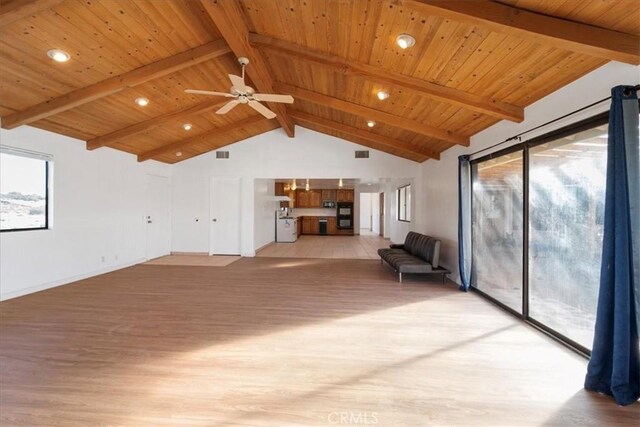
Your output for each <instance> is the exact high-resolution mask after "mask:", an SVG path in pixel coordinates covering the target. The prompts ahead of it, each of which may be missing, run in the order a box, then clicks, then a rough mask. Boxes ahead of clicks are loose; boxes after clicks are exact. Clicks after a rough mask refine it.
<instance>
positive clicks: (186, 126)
mask: <svg viewBox="0 0 640 427" xmlns="http://www.w3.org/2000/svg"><path fill="white" fill-rule="evenodd" d="M192 127H193V126H191V123H185V124H183V125H182V129H184V130H191V128H192Z"/></svg>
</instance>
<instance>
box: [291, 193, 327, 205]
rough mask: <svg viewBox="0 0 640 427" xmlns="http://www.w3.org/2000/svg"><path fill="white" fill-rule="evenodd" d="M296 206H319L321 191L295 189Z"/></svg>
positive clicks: (320, 203)
mask: <svg viewBox="0 0 640 427" xmlns="http://www.w3.org/2000/svg"><path fill="white" fill-rule="evenodd" d="M296 207H297V208H321V207H322V192H321V191H320V190H309V191H307V190H303V189H298V190H296Z"/></svg>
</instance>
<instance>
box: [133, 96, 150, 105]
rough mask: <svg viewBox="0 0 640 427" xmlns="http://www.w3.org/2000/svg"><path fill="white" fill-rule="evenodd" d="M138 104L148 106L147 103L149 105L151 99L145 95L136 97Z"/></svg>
mask: <svg viewBox="0 0 640 427" xmlns="http://www.w3.org/2000/svg"><path fill="white" fill-rule="evenodd" d="M136 104H138V105H139V106H141V107H146V106H147V105H149V99H147V98H143V97H140V98H136Z"/></svg>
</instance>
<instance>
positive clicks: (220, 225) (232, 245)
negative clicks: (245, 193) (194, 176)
mask: <svg viewBox="0 0 640 427" xmlns="http://www.w3.org/2000/svg"><path fill="white" fill-rule="evenodd" d="M210 200H211V201H210V213H211V218H210V220H211V221H210V227H209V255H239V254H240V179H239V178H212V179H211V199H210Z"/></svg>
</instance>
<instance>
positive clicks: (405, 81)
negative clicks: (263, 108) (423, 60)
mask: <svg viewBox="0 0 640 427" xmlns="http://www.w3.org/2000/svg"><path fill="white" fill-rule="evenodd" d="M249 41H250V42H251V44H253V45H254V46H258V47H265V48H268V49H272V50H275V51H277V52H278V53H283V54H287V55H291V56H294V57H296V58H300V59H303V60H307V61H313V62H315V63H318V64H322V65H325V66H329V67H332V68H333V69H335V70H336V71H339V72H342V73H343V74H352V75H357V76H361V77H363V78H365V79H368V80H374V81H376V82H379V83H387V84H389V85H393V86H398V87H401V88H403V89H404V90H407V91H409V92H411V93H415V94H417V95H421V96H425V97H429V98H431V99H434V100H436V101H439V102H444V103H447V104H451V105H456V106H458V107H462V108H466V109H469V110H472V111H476V112H478V113H482V114H486V115H489V116H492V117H496V118H499V119H505V120H510V121H514V122H521V121H523V120H524V109H523V108H522V107H518V106H517V105H513V104H508V103H506V102H502V101H498V100H494V99H490V98H485V97H482V96H478V95H473V94H470V93H467V92H464V91H461V90H458V89H453V88H449V87H446V86H440V85H438V84H435V83H431V82H428V81H425V80H422V79H418V78H415V77H411V76H408V75H405V74H400V73H397V72H394V71H391V70H385V69H383V68H379V67H375V66H373V65H369V64H365V63H361V62H355V61H349V60H347V59H344V58H340V57H337V56H334V55H330V54H327V53H323V52H319V51H315V50H312V49H309V48H307V47H305V46H301V45H296V44H293V43H289V42H287V41H284V40H279V39H275V38H273V37H269V36H265V35H261V34H255V33H251V34H250V35H249Z"/></svg>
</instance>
